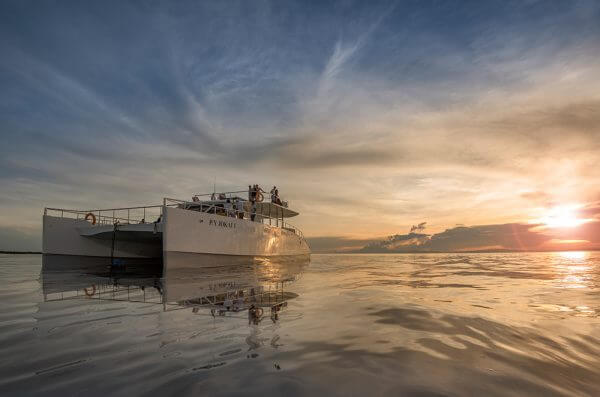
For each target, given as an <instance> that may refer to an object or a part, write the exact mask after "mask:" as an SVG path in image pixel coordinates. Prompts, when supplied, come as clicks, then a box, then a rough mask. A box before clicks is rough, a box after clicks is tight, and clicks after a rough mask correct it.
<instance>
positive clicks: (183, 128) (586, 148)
mask: <svg viewBox="0 0 600 397" xmlns="http://www.w3.org/2000/svg"><path fill="white" fill-rule="evenodd" d="M0 54H1V55H0V87H2V89H1V90H0V114H1V118H0V134H1V137H2V142H3V144H2V145H1V146H0V183H1V184H2V189H0V209H1V212H0V241H1V244H0V249H39V248H40V246H41V243H40V241H41V239H40V234H41V230H40V229H41V215H42V209H43V207H45V206H50V207H63V208H97V207H102V208H110V207H119V206H124V205H149V204H154V203H158V202H160V201H161V199H162V197H165V196H167V197H178V198H183V199H189V198H190V197H191V195H192V194H193V193H201V192H208V191H211V190H212V186H213V182H214V181H215V180H216V185H217V190H235V189H237V188H239V187H244V186H247V185H248V184H249V183H259V184H261V185H263V186H264V187H267V188H270V187H271V186H272V185H273V184H276V185H277V186H278V187H279V190H280V192H281V195H282V196H283V198H284V199H288V200H289V201H290V205H291V207H293V208H294V209H297V210H298V211H299V212H300V213H301V216H300V217H299V218H297V219H293V220H292V223H294V224H296V225H297V226H298V227H300V228H301V229H302V230H303V231H304V233H305V235H307V236H308V237H310V238H311V240H309V242H311V243H312V245H313V247H314V250H315V251H328V250H347V249H356V248H360V247H362V246H363V245H365V244H369V243H370V242H372V240H375V239H378V238H383V237H386V236H390V235H395V236H408V237H394V238H397V239H398V241H397V242H396V243H394V244H393V245H394V247H397V246H398V245H410V244H413V245H414V246H419V247H420V248H419V249H423V244H434V243H435V244H438V246H443V247H444V249H446V250H464V249H476V248H478V247H496V248H511V249H513V248H515V247H516V248H518V246H519V245H520V246H521V247H525V248H526V249H550V248H552V249H558V248H560V247H570V248H600V233H599V230H600V229H599V228H598V220H599V219H600V204H599V203H600V188H599V186H600V172H599V171H598V170H599V169H600V164H599V163H600V161H599V159H600V156H599V155H598V153H600V139H599V138H600V57H598V54H600V3H598V2H596V1H539V2H538V1H518V2H511V1H474V2H467V1H457V2H453V1H430V2H428V1H414V2H411V1H402V2H360V1H356V2H351V1H343V2H314V3H310V2H304V1H301V2H292V1H286V2H277V1H274V2H266V1H240V2H233V1H231V2H229V1H228V2H185V1H181V2H167V1H135V2H124V1H118V2H117V1H114V2H110V1H109V2H81V1H72V2H69V1H59V2H54V1H35V2H34V1H3V2H2V3H1V4H0ZM557 206H571V207H572V208H573V213H574V214H576V216H577V217H579V218H581V219H586V220H587V222H586V223H585V224H583V225H580V226H576V227H568V228H552V227H548V225H545V224H544V222H543V221H541V219H544V217H545V216H547V214H548V211H551V209H552V208H555V207H557ZM422 222H427V223H426V228H425V229H424V230H421V231H420V232H419V233H417V232H415V231H413V234H422V235H428V237H425V240H423V239H422V238H421V240H419V239H420V237H419V238H417V239H416V240H412V242H411V243H406V244H404V243H400V242H399V241H405V240H410V239H411V238H413V237H414V236H410V235H409V231H410V229H411V226H413V225H418V224H419V223H422ZM457 225H459V226H457ZM506 225H508V226H506ZM475 226H476V227H475ZM482 228H483V229H482ZM515 230H516V232H515ZM444 233H446V234H444ZM511 233H512V234H511ZM507 234H508V235H512V236H513V238H512V239H511V238H509V237H506V235H507ZM481 235H485V236H486V237H485V238H483V237H481ZM516 235H518V236H521V237H519V238H518V241H521V242H520V243H518V244H517V243H515V241H516V240H515V239H514V236H516ZM432 236H433V237H432ZM435 236H438V237H435ZM440 236H441V238H443V239H444V241H446V243H444V244H441V243H439V242H435V241H438V240H436V239H439V238H440ZM434 237H435V238H434ZM394 238H392V239H394ZM430 239H431V240H434V243H431V242H427V241H429V240H430ZM448 241H450V242H451V243H447V242H448ZM523 241H524V242H523ZM567 241H570V242H567ZM435 244H434V245H435ZM516 248H515V249H516ZM394 249H396V248H394Z"/></svg>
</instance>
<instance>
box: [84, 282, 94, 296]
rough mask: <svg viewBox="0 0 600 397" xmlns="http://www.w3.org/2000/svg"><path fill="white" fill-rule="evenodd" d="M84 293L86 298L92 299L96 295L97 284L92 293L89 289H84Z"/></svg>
mask: <svg viewBox="0 0 600 397" xmlns="http://www.w3.org/2000/svg"><path fill="white" fill-rule="evenodd" d="M83 292H85V296H87V297H90V298H91V297H92V296H94V295H95V294H96V284H92V292H89V291H88V288H84V289H83Z"/></svg>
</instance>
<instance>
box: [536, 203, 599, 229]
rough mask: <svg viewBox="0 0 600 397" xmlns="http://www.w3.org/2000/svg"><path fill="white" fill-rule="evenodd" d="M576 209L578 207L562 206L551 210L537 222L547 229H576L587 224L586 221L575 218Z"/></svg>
mask: <svg viewBox="0 0 600 397" xmlns="http://www.w3.org/2000/svg"><path fill="white" fill-rule="evenodd" d="M577 208H578V206H575V205H570V206H567V205H564V206H559V207H554V208H551V209H550V210H548V211H547V212H546V214H545V215H544V216H543V217H542V218H540V219H539V222H540V223H542V224H544V225H546V226H547V227H553V228H559V227H577V226H579V225H581V224H583V223H586V222H588V219H581V218H578V217H577V211H576V210H577Z"/></svg>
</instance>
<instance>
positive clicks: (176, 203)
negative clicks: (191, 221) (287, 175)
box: [163, 197, 304, 238]
mask: <svg viewBox="0 0 600 397" xmlns="http://www.w3.org/2000/svg"><path fill="white" fill-rule="evenodd" d="M244 203H247V201H244ZM230 204H231V207H229V208H228V207H225V206H224V204H223V203H212V202H204V201H185V200H179V199H174V198H168V197H165V198H164V199H163V205H164V206H166V207H175V208H182V209H186V210H193V211H199V212H206V213H209V214H215V215H222V216H227V217H231V218H237V219H248V220H251V221H253V222H259V223H262V224H268V225H269V226H276V227H281V228H282V229H285V230H288V231H290V232H292V233H294V234H296V235H298V236H300V237H302V238H304V234H303V233H302V231H301V230H300V229H298V228H297V227H296V226H294V225H292V224H291V223H288V222H285V221H283V220H282V219H281V218H278V217H274V216H270V215H269V214H263V213H258V212H257V213H252V212H250V211H245V210H238V209H236V208H235V203H234V202H232V203H230Z"/></svg>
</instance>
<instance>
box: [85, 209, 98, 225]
mask: <svg viewBox="0 0 600 397" xmlns="http://www.w3.org/2000/svg"><path fill="white" fill-rule="evenodd" d="M90 217H92V225H95V224H96V215H94V214H92V213H91V212H88V213H87V214H85V220H86V221H87V220H89V219H88V218H90Z"/></svg>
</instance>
